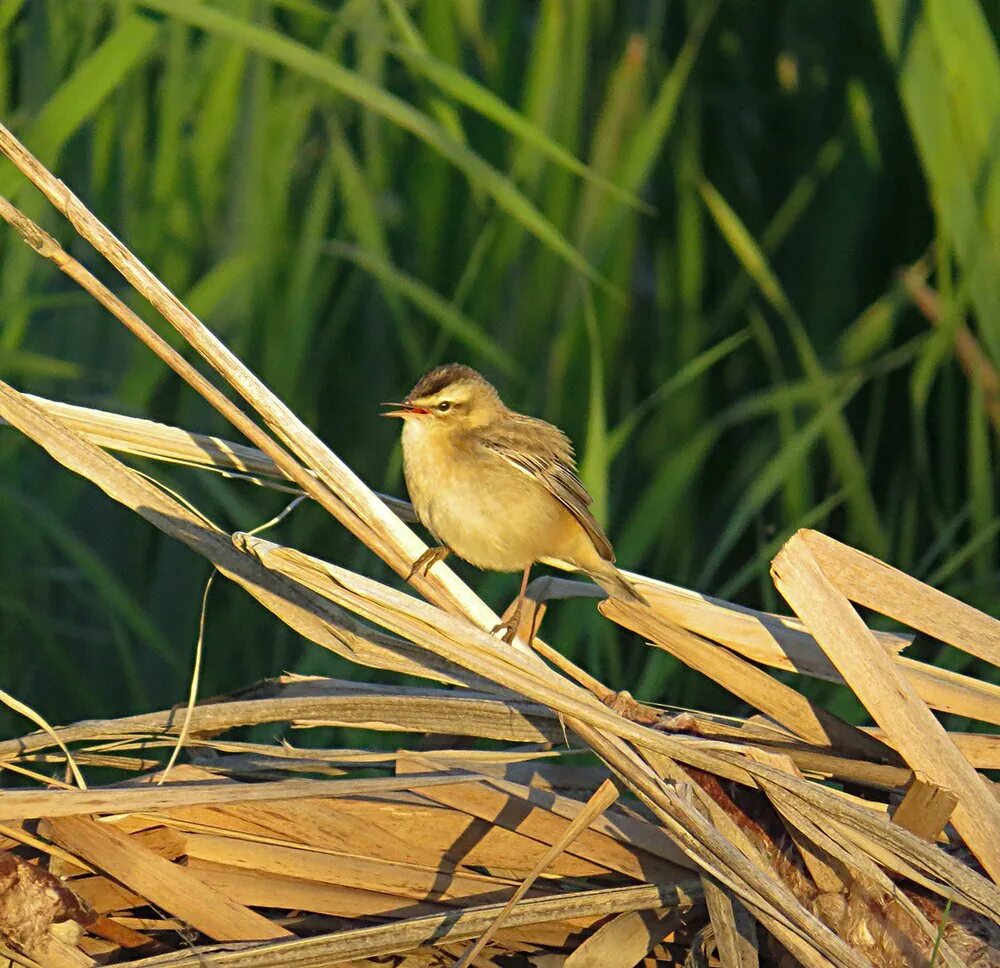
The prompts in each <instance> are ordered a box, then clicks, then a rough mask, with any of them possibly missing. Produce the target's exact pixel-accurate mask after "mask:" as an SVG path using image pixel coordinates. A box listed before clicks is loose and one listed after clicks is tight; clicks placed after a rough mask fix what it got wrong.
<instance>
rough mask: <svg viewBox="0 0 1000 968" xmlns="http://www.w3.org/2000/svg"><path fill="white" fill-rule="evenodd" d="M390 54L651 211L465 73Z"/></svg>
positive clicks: (565, 164)
mask: <svg viewBox="0 0 1000 968" xmlns="http://www.w3.org/2000/svg"><path fill="white" fill-rule="evenodd" d="M394 53H395V54H396V56H397V57H398V58H399V59H400V60H401V61H403V63H404V64H406V66H407V67H408V68H409V69H410V70H411V71H413V72H414V73H415V74H417V75H418V76H420V77H424V78H426V79H427V80H429V81H431V82H432V83H433V84H435V85H437V86H438V87H439V88H440V89H441V90H442V91H444V92H445V93H446V94H448V95H450V96H451V97H453V98H454V99H455V100H456V101H460V102H461V103H462V104H465V105H466V106H468V107H470V108H472V110H474V111H476V112H478V113H479V114H481V115H482V116H483V117H485V118H489V119H490V120H491V121H494V122H495V123H496V124H498V125H499V126H500V127H501V128H503V129H504V130H505V131H507V132H509V133H510V134H512V135H513V136H514V137H515V138H518V139H520V140H521V141H523V142H524V143H525V144H526V145H528V146H530V147H531V148H534V149H535V150H537V151H538V152H539V153H540V154H542V155H545V156H546V157H547V158H551V159H552V161H554V162H555V163H556V164H557V165H560V166H561V167H562V168H564V169H566V171H569V172H572V173H573V174H574V175H577V176H579V177H580V178H583V179H585V180H586V181H588V182H590V183H591V184H593V185H595V186H596V187H598V188H600V189H601V190H602V191H604V192H607V193H608V194H609V195H611V196H612V197H614V198H617V199H618V200H619V201H621V202H624V203H625V204H626V205H629V206H631V207H632V208H635V209H639V210H641V211H645V212H651V211H652V209H651V208H650V206H648V205H646V204H645V203H644V202H643V201H642V200H641V199H639V198H636V196H635V195H633V194H632V193H631V192H628V191H625V190H624V189H623V188H620V187H619V186H618V185H616V184H614V182H612V181H610V180H608V179H607V178H605V177H604V176H603V175H601V174H599V173H598V172H596V171H594V169H593V168H591V167H589V166H588V165H585V164H584V163H583V162H582V161H580V160H579V159H578V158H576V157H574V156H573V155H572V154H570V152H568V151H566V149H565V148H563V147H562V146H561V145H559V144H558V143H557V142H556V141H554V140H553V139H552V138H551V137H550V136H549V135H548V134H546V132H545V131H543V130H542V129H541V128H539V127H537V126H536V125H534V124H532V123H531V121H529V120H528V119H527V118H525V116H524V115H523V114H521V113H520V112H518V111H515V110H514V108H512V107H511V106H510V105H509V104H507V103H506V102H505V101H503V100H502V99H501V98H499V97H497V96H496V95H495V94H494V93H493V92H492V91H489V90H487V89H486V88H485V87H483V86H482V85H481V84H479V83H477V82H476V81H475V80H473V79H472V78H471V77H469V76H468V75H467V74H463V73H462V72H461V71H460V70H457V69H456V68H454V67H452V66H451V65H449V64H445V63H444V62H443V61H439V60H437V59H436V58H434V57H430V56H429V55H427V54H423V53H420V52H419V51H416V50H413V49H411V48H405V47H397V48H396V49H395V51H394Z"/></svg>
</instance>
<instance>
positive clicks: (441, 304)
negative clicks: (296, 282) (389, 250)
mask: <svg viewBox="0 0 1000 968" xmlns="http://www.w3.org/2000/svg"><path fill="white" fill-rule="evenodd" d="M327 251H328V252H329V253H330V254H331V255H336V256H340V257H342V258H344V259H347V260H349V261H350V262H352V263H354V265H356V266H358V267H360V268H362V269H364V270H365V271H366V272H368V273H370V274H371V275H372V276H374V277H375V278H376V279H377V280H378V281H379V282H380V283H382V284H383V285H384V286H388V287H389V288H391V289H393V290H394V291H395V292H398V293H399V294H400V295H401V296H403V297H405V298H406V299H408V300H409V301H410V302H412V303H413V305H414V306H416V307H417V308H418V309H421V310H422V311H423V312H424V313H426V314H427V316H428V317H430V318H431V319H433V320H434V321H435V322H436V323H437V324H438V325H439V326H440V327H441V328H442V329H443V330H444V331H445V332H447V333H449V334H450V335H452V336H454V337H455V339H457V340H458V341H459V342H461V343H464V344H465V345H466V346H467V347H468V348H469V349H471V350H473V351H474V352H475V353H478V354H480V355H481V356H482V357H483V359H485V360H488V361H489V362H490V363H492V364H494V365H495V366H498V367H499V368H500V369H501V370H504V371H505V372H507V373H516V372H517V369H518V367H517V364H516V363H515V361H514V360H513V358H512V357H511V356H510V355H509V354H508V353H507V352H506V351H504V350H503V349H501V348H500V347H499V346H498V345H497V344H496V343H494V342H493V340H491V339H490V338H489V337H488V336H486V335H485V333H483V331H482V330H481V329H479V327H477V326H476V324H475V323H474V322H473V321H472V320H471V319H469V317H468V316H466V315H464V314H463V313H460V312H459V311H458V310H457V309H455V307H454V306H452V305H451V303H449V302H448V301H447V300H446V299H444V298H442V297H441V296H440V295H438V294H437V293H436V292H434V290H433V289H431V288H430V286H426V285H424V283H422V282H420V280H419V279H415V278H414V277H413V276H410V275H407V274H406V273H405V272H403V271H401V270H400V269H397V268H396V266H394V265H392V264H391V263H389V262H386V261H385V260H383V259H380V258H379V257H378V256H376V255H374V254H373V253H371V252H365V251H364V250H363V249H359V248H357V247H356V246H352V245H346V244H345V243H342V242H331V243H329V245H328V246H327Z"/></svg>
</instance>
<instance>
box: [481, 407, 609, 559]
mask: <svg viewBox="0 0 1000 968" xmlns="http://www.w3.org/2000/svg"><path fill="white" fill-rule="evenodd" d="M482 444H483V446H485V447H486V448H487V449H488V450H490V451H492V452H493V453H494V454H496V455H497V456H498V457H501V458H503V459H504V460H505V461H507V463H508V464H510V465H512V466H513V467H516V468H517V469H518V470H519V471H521V472H522V473H525V474H527V475H528V476H529V477H532V478H533V479H534V480H536V481H538V483H539V484H541V485H542V486H544V487H545V488H546V490H548V491H549V492H550V493H551V494H552V496H553V497H555V498H556V499H557V500H558V501H559V502H560V503H561V504H562V505H563V506H564V507H565V508H566V510H567V511H569V512H570V514H572V515H573V517H574V518H576V520H577V521H579V523H580V525H581V527H582V528H583V529H584V531H586V532H587V534H588V536H589V537H590V540H591V541H593V543H594V547H595V548H596V549H597V553H598V554H599V555H600V556H601V557H602V558H603V559H604V560H605V561H614V560H615V553H614V551H613V550H612V548H611V542H610V541H608V537H607V535H606V534H605V533H604V531H603V530H602V529H601V526H600V525H599V524H598V523H597V521H596V520H595V518H594V516H593V515H592V514H591V513H590V505H591V503H593V502H592V499H591V497H590V495H589V494H588V493H587V489H586V488H585V487H584V486H583V484H582V483H581V481H580V479H579V478H578V477H577V476H576V463H575V461H574V460H573V445H572V444H571V443H570V442H569V438H568V437H567V436H566V435H565V434H564V433H563V432H562V431H561V430H560V429H559V428H558V427H554V426H553V425H552V424H550V423H546V422H545V421H544V420H537V419H535V418H534V417H526V416H523V415H522V414H517V415H516V423H515V424H514V426H513V427H511V428H510V429H509V430H508V429H506V428H504V429H500V428H496V429H494V428H490V429H489V430H488V431H487V432H486V433H485V434H484V437H483V438H482Z"/></svg>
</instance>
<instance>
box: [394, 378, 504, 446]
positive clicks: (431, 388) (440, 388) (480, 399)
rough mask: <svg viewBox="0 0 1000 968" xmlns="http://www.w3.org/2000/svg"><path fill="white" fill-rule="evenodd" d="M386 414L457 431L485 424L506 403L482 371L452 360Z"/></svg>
mask: <svg viewBox="0 0 1000 968" xmlns="http://www.w3.org/2000/svg"><path fill="white" fill-rule="evenodd" d="M382 406H384V407H392V408H393V409H392V410H387V411H386V412H385V413H383V414H382V416H383V417H402V418H403V420H406V421H408V422H409V421H414V422H418V423H419V424H420V425H421V426H422V427H424V428H426V429H427V430H435V431H445V432H447V431H457V430H462V429H469V428H472V427H481V426H484V425H486V424H488V423H490V422H491V421H492V420H494V419H495V418H496V417H497V416H499V415H500V414H501V413H502V412H503V410H504V405H503V402H502V401H501V400H500V395H499V394H498V393H497V391H496V390H495V389H494V388H493V385H492V384H491V383H489V382H487V381H486V380H485V379H484V378H483V377H482V376H480V374H479V373H477V372H476V371H475V370H473V369H472V368H471V367H468V366H463V365H462V364H461V363H449V364H447V365H446V366H439V367H437V368H435V369H433V370H431V371H430V372H429V373H426V374H424V376H422V377H421V378H420V379H419V380H418V381H417V384H416V386H414V388H413V389H412V390H411V391H410V392H409V393H408V394H407V396H406V399H405V400H404V401H403V402H402V403H384V404H383V405H382Z"/></svg>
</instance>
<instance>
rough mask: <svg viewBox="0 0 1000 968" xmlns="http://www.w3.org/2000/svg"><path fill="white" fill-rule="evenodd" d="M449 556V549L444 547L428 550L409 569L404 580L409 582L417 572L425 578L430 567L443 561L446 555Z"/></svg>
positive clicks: (439, 546)
mask: <svg viewBox="0 0 1000 968" xmlns="http://www.w3.org/2000/svg"><path fill="white" fill-rule="evenodd" d="M449 554H451V549H450V548H446V547H445V546H444V545H438V546H437V547H436V548H428V549H427V550H426V551H425V552H424V553H423V554H422V555H421V556H420V557H419V558H418V559H417V560H416V561H415V562H413V565H412V566H411V567H410V571H409V574H407V576H406V580H407V581H409V580H410V579H411V578H412V577H413V576H414V575H415V574H417V572H420V574H421V575H424V576H426V575H427V572H428V571H430V567H431V565H433V564H434V563H435V562H438V561H444V560H445V558H447V557H448V555H449Z"/></svg>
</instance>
